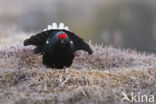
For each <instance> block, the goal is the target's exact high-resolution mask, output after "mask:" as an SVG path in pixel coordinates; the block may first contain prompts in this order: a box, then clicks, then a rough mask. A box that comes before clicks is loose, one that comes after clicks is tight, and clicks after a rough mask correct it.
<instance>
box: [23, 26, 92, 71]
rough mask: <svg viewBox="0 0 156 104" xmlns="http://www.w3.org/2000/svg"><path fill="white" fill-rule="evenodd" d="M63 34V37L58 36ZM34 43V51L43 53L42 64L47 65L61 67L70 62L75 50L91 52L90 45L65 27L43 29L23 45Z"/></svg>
mask: <svg viewBox="0 0 156 104" xmlns="http://www.w3.org/2000/svg"><path fill="white" fill-rule="evenodd" d="M59 34H64V35H65V37H62V36H63V35H62V36H61V37H62V38H61V37H59ZM27 45H35V46H36V48H35V49H34V52H35V53H40V54H42V55H43V60H42V62H43V64H44V65H46V66H47V67H51V68H58V69H62V68H64V67H69V66H71V64H72V61H73V58H74V56H75V55H74V53H75V52H76V51H77V50H84V51H87V52H88V53H89V54H92V50H91V48H90V46H89V45H88V44H87V43H86V42H84V40H83V39H82V38H80V37H78V36H77V35H75V34H74V33H73V32H70V31H68V30H65V29H61V30H60V29H51V30H47V31H43V32H41V33H38V34H36V35H34V36H31V37H30V38H29V39H26V40H25V41H24V46H27Z"/></svg>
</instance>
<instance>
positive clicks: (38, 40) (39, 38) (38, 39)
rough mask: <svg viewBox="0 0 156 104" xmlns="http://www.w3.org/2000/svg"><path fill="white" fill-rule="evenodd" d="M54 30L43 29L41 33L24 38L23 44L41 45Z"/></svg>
mask: <svg viewBox="0 0 156 104" xmlns="http://www.w3.org/2000/svg"><path fill="white" fill-rule="evenodd" d="M53 31H55V30H48V31H43V32H41V33H38V34H36V35H33V36H31V37H30V38H29V39H26V40H25V41H24V46H28V45H35V46H40V45H43V44H44V42H45V41H46V39H47V38H48V37H49V36H51V35H53V34H51V33H52V32H53Z"/></svg>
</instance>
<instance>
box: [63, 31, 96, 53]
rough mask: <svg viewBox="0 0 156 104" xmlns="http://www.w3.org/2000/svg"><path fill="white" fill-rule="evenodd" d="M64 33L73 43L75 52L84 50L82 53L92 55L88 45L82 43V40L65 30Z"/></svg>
mask: <svg viewBox="0 0 156 104" xmlns="http://www.w3.org/2000/svg"><path fill="white" fill-rule="evenodd" d="M65 32H66V33H67V34H68V35H69V38H70V39H71V40H72V41H73V43H74V47H75V51H77V50H84V51H87V52H88V53H89V54H92V52H93V51H92V49H91V48H90V46H89V44H87V43H86V42H84V40H83V39H82V38H80V37H78V36H77V35H76V34H74V33H72V32H70V31H66V30H65Z"/></svg>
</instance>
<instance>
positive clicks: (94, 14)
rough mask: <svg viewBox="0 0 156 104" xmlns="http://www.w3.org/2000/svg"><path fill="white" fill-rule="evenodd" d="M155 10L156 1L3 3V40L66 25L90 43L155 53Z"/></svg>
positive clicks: (0, 5) (0, 30)
mask: <svg viewBox="0 0 156 104" xmlns="http://www.w3.org/2000/svg"><path fill="white" fill-rule="evenodd" d="M155 10H156V0H83V1H80V0H79V1H78V0H77V1H76V0H0V37H5V36H8V35H14V34H15V33H20V32H24V33H25V34H30V33H34V34H35V33H37V32H41V31H42V30H43V29H44V28H45V27H46V26H47V25H48V24H51V23H52V22H56V23H60V22H64V23H65V25H68V26H69V28H70V30H72V31H73V32H74V33H76V34H77V35H79V36H81V37H82V38H84V39H85V40H86V41H88V40H92V42H93V43H99V44H101V43H103V44H104V45H113V46H114V47H117V48H131V49H135V50H138V51H146V52H151V53H152V52H156V11H155ZM19 35H20V34H19ZM1 39H2V38H1Z"/></svg>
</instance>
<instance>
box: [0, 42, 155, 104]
mask: <svg viewBox="0 0 156 104" xmlns="http://www.w3.org/2000/svg"><path fill="white" fill-rule="evenodd" d="M90 45H91V47H92V49H93V51H94V53H93V55H91V56H89V55H87V53H86V52H83V51H79V52H77V53H76V57H75V59H74V62H73V65H72V66H71V67H70V68H67V70H66V71H65V72H64V71H63V70H57V69H50V68H46V67H45V66H43V65H42V57H41V56H40V55H35V54H34V53H33V47H24V46H22V44H18V45H12V46H9V47H7V48H3V49H1V50H0V62H1V63H0V102H1V104H11V103H13V104H21V103H23V104H31V103H33V104H52V103H58V104H63V103H65V104H70V103H72V104H75V103H76V104H88V103H90V104H104V103H107V104H112V103H113V104H120V103H121V99H122V97H123V95H122V92H123V91H124V92H126V93H127V94H130V93H131V92H134V93H138V92H140V93H142V94H150V95H151V94H153V95H156V91H155V89H156V80H155V79H156V56H155V55H154V54H153V55H152V54H150V55H148V54H145V53H138V52H136V51H133V50H130V49H128V50H120V49H116V48H113V47H103V46H101V45H92V44H91V43H90Z"/></svg>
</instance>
